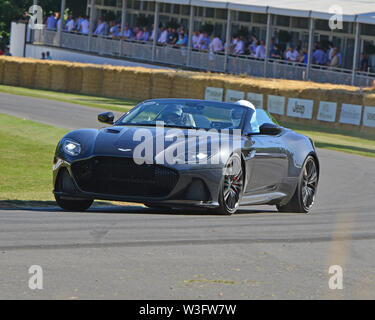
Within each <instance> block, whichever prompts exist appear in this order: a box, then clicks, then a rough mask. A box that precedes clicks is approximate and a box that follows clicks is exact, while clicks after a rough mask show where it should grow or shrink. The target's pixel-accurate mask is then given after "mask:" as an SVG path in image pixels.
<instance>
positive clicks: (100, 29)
mask: <svg viewBox="0 0 375 320" xmlns="http://www.w3.org/2000/svg"><path fill="white" fill-rule="evenodd" d="M107 34H108V24H107V22H105V21H104V20H103V19H102V18H99V21H98V26H97V27H96V29H95V32H94V35H96V36H106V35H107Z"/></svg>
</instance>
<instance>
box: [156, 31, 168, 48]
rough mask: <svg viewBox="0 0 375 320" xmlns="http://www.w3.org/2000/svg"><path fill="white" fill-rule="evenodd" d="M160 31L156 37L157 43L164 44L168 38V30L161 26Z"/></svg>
mask: <svg viewBox="0 0 375 320" xmlns="http://www.w3.org/2000/svg"><path fill="white" fill-rule="evenodd" d="M160 32H161V33H160V36H159V38H158V44H162V45H165V44H167V40H168V31H167V30H166V29H165V28H164V27H161V28H160Z"/></svg>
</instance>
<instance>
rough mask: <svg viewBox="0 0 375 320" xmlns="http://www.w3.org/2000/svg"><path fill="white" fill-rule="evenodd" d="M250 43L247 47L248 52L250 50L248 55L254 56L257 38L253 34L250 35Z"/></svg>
mask: <svg viewBox="0 0 375 320" xmlns="http://www.w3.org/2000/svg"><path fill="white" fill-rule="evenodd" d="M251 39H252V40H251V43H250V45H249V47H248V49H249V52H250V55H252V56H253V57H254V56H255V54H256V48H257V44H258V39H257V37H256V36H255V35H252V36H251Z"/></svg>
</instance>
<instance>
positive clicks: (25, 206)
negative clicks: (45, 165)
mask: <svg viewBox="0 0 375 320" xmlns="http://www.w3.org/2000/svg"><path fill="white" fill-rule="evenodd" d="M0 210H6V211H15V210H21V211H31V212H33V211H34V212H55V213H77V212H67V211H63V210H62V209H61V208H59V207H58V206H57V205H56V202H55V201H34V200H0ZM86 213H88V214H89V213H96V214H150V215H153V214H155V215H170V216H173V215H176V216H182V215H183V216H222V215H221V214H216V213H215V212H212V211H208V210H206V209H198V208H197V209H191V208H173V209H164V208H158V209H154V208H147V207H145V206H143V205H139V204H124V205H122V204H116V205H114V204H112V203H109V202H99V201H97V202H95V203H94V206H92V207H91V208H90V209H89V210H87V211H86ZM275 213H277V211H276V210H259V209H242V208H241V209H239V210H238V211H237V213H236V215H250V214H275Z"/></svg>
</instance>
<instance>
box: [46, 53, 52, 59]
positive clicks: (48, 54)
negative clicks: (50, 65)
mask: <svg viewBox="0 0 375 320" xmlns="http://www.w3.org/2000/svg"><path fill="white" fill-rule="evenodd" d="M46 60H52V57H51V54H50V52H49V51H47V53H46Z"/></svg>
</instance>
